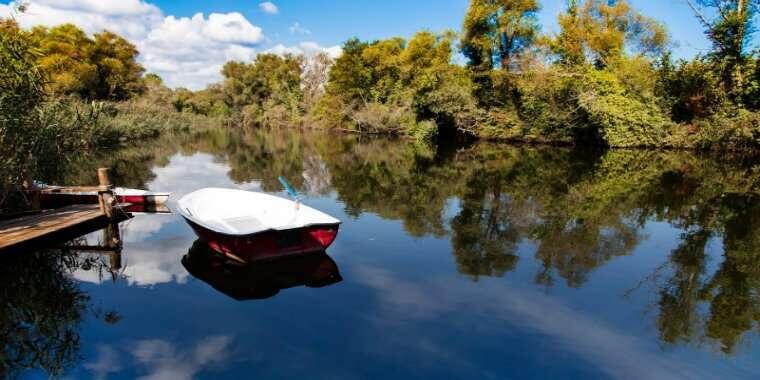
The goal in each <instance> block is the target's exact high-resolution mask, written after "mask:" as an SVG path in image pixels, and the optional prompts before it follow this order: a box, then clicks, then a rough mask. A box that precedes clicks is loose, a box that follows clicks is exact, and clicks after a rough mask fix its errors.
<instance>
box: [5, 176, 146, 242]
mask: <svg viewBox="0 0 760 380" xmlns="http://www.w3.org/2000/svg"><path fill="white" fill-rule="evenodd" d="M98 181H99V183H100V186H98V187H96V189H97V191H98V204H77V205H71V206H66V207H62V208H56V209H52V210H44V211H39V212H34V213H31V214H29V215H24V216H21V217H17V218H14V219H9V220H3V221H0V251H3V252H4V251H10V250H18V249H22V248H26V247H31V246H38V245H44V244H45V243H47V244H48V245H49V244H54V243H55V241H56V240H59V241H60V239H64V238H68V239H71V238H74V237H77V236H81V235H83V234H87V233H89V232H91V231H94V230H98V229H102V228H106V227H109V226H112V227H115V230H116V231H118V223H119V222H120V221H122V220H126V219H128V218H130V217H131V215H130V214H129V213H126V212H124V211H122V209H123V207H127V206H129V205H128V204H120V205H117V204H116V197H114V195H113V191H112V189H113V186H112V185H111V183H110V179H109V175H108V169H107V168H100V169H98ZM26 182H27V183H32V182H31V181H26ZM80 189H81V187H80ZM31 193H32V194H35V193H36V194H39V191H38V190H32V192H31ZM32 204H36V205H37V207H39V197H37V199H36V200H34V201H33V202H32ZM114 236H115V238H114V240H115V241H114V243H115V244H117V245H120V244H121V242H120V238H119V237H118V233H116V234H115V235H114Z"/></svg>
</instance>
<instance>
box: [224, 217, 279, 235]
mask: <svg viewBox="0 0 760 380" xmlns="http://www.w3.org/2000/svg"><path fill="white" fill-rule="evenodd" d="M214 222H215V223H216V224H217V225H220V226H222V227H224V229H225V230H227V231H229V232H230V233H234V234H239V233H245V232H246V231H258V230H264V229H268V227H267V226H266V225H264V223H261V221H259V219H258V218H255V217H252V216H236V217H231V218H223V219H215V220H214Z"/></svg>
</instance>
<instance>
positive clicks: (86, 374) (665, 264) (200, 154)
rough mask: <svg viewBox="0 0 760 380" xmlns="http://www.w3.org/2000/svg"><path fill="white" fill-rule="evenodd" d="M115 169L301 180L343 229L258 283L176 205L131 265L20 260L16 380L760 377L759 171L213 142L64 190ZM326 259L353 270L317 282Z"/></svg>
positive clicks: (8, 290)
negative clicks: (53, 379) (314, 252)
mask: <svg viewBox="0 0 760 380" xmlns="http://www.w3.org/2000/svg"><path fill="white" fill-rule="evenodd" d="M93 161H97V163H94V162H93ZM97 164H100V165H103V164H107V165H109V166H111V167H112V168H113V170H114V175H113V177H114V182H116V183H118V184H120V185H124V186H134V187H146V188H150V189H156V190H165V191H171V192H172V193H173V198H174V200H176V199H179V198H180V197H181V196H182V195H184V194H187V193H189V192H191V191H193V190H195V189H198V188H201V187H207V186H225V187H236V188H241V189H251V190H261V191H266V192H272V193H276V194H280V195H284V193H283V192H282V191H281V188H280V185H279V183H278V182H277V177H278V176H279V175H284V176H286V177H287V178H288V179H289V180H290V182H291V183H292V184H293V185H294V187H296V188H297V189H298V190H299V191H300V192H302V193H303V194H305V198H304V202H305V203H307V204H309V205H311V206H314V207H316V208H318V209H321V210H324V211H326V212H328V213H330V214H332V215H334V216H336V217H338V218H340V219H341V220H343V225H342V227H341V232H340V234H339V235H338V239H337V241H336V242H335V243H334V244H333V246H332V247H330V249H329V250H328V252H327V256H316V257H312V258H309V259H307V260H306V261H304V260H295V261H292V262H289V263H282V264H280V265H270V266H268V267H258V268H248V269H246V270H238V269H235V268H226V267H225V266H223V265H219V263H218V262H215V261H213V260H211V261H210V260H208V257H209V256H207V254H208V252H205V250H204V249H203V247H202V246H200V245H197V244H196V245H195V246H194V242H195V236H194V235H193V233H192V231H191V230H190V228H189V227H188V226H187V225H186V224H185V223H184V221H182V220H181V218H180V217H179V216H177V215H171V214H166V215H138V216H136V217H135V218H134V219H132V220H129V221H127V222H124V223H122V224H121V233H122V235H123V238H124V249H123V253H122V255H121V257H120V258H118V257H109V256H108V255H98V254H96V253H92V252H90V253H77V252H70V251H63V252H62V251H46V252H36V253H35V252H29V253H26V254H22V255H13V256H6V257H2V258H1V260H2V262H1V263H0V299H1V300H2V301H3V302H2V303H0V308H2V310H0V334H2V336H3V340H2V344H3V347H2V353H1V354H0V360H2V361H0V368H5V371H7V372H8V373H6V375H9V376H12V377H21V378H46V377H47V376H48V375H49V374H57V375H58V376H62V377H67V378H77V379H80V378H81V379H88V378H96V379H104V378H108V379H116V378H135V377H141V376H144V377H148V378H155V379H181V378H231V379H240V378H302V379H321V378H340V379H365V378H420V379H442V378H460V379H461V378H467V379H488V378H493V379H503V378H542V379H543V378H657V379H667V378H758V377H760V363H759V362H758V361H757V360H753V359H756V358H758V357H760V356H758V354H760V341H758V321H760V298H759V297H760V294H759V293H758V292H759V291H760V249H759V248H760V197H759V196H758V195H757V194H756V191H758V190H760V165H757V164H756V163H755V162H753V161H752V160H750V159H746V158H737V157H718V158H715V157H712V158H711V157H703V156H697V155H694V154H689V153H683V152H680V153H679V152H659V153H657V152H641V151H638V152H609V153H606V154H604V155H595V154H580V153H577V152H573V151H570V150H561V149H555V148H528V147H510V146H504V145H489V144H478V145H472V146H466V147H460V148H458V149H453V148H452V149H438V151H437V152H435V151H433V150H431V149H430V148H426V147H418V146H414V145H410V144H407V143H402V142H399V141H393V140H384V139H371V140H368V139H360V138H358V137H356V136H344V135H326V134H312V133H308V134H301V133H297V132H285V131H280V132H262V131H255V132H249V133H233V132H229V131H213V132H206V133H202V134H198V135H192V136H190V135H188V136H182V137H180V138H178V139H165V140H163V141H157V142H155V143H154V144H151V145H150V146H144V147H141V148H130V149H124V150H122V151H119V152H117V153H115V154H110V155H108V156H106V157H102V158H101V159H98V160H87V161H83V162H82V163H80V164H76V165H74V166H73V167H72V168H71V169H70V170H68V171H67V172H66V173H65V174H62V175H61V176H60V177H61V178H51V179H50V180H51V181H62V182H64V183H94V182H95V179H94V172H95V170H94V167H95V166H96V165H97ZM100 236H101V234H100V233H99V232H96V233H93V234H90V235H88V236H85V237H82V238H80V239H77V242H76V243H77V244H96V243H98V240H99V239H100ZM119 260H120V261H121V265H118V261H119ZM332 263H334V265H335V267H331V265H333V264H332ZM315 265H323V266H326V267H328V268H332V269H333V270H334V271H337V272H339V276H340V277H337V273H335V275H336V276H334V277H333V278H332V280H333V281H326V282H325V281H318V280H315V279H313V278H311V277H310V275H309V273H311V272H310V271H309V269H308V268H313V267H314V266H315ZM191 272H192V274H191ZM340 278H342V281H338V280H340ZM335 281H338V282H335ZM331 282H332V283H331ZM302 284H307V285H310V286H300V285H302ZM319 286H321V287H319ZM280 288H283V289H281V290H280ZM0 377H2V373H1V372H0Z"/></svg>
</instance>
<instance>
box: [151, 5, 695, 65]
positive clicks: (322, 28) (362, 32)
mask: <svg viewBox="0 0 760 380" xmlns="http://www.w3.org/2000/svg"><path fill="white" fill-rule="evenodd" d="M273 2H274V4H276V5H277V7H278V9H279V13H278V14H276V15H269V14H266V13H264V12H263V11H261V10H260V9H259V7H258V2H255V1H250V0H218V1H213V2H209V1H199V0H190V1H175V0H157V1H153V3H155V4H156V5H158V6H160V7H161V9H163V10H164V11H165V12H166V13H167V14H175V15H182V16H192V15H193V14H194V13H196V12H204V13H210V12H233V11H235V12H241V13H242V14H244V15H245V16H246V18H248V20H250V21H251V22H253V23H254V24H256V25H259V26H261V27H262V28H263V29H264V32H265V34H266V35H267V37H268V38H269V39H270V40H271V41H270V42H269V43H270V44H276V43H283V44H285V45H292V44H295V43H298V42H299V41H300V40H303V38H304V36H303V35H299V34H296V33H291V32H290V30H289V27H291V26H292V25H293V24H294V23H296V22H297V23H299V24H300V26H301V27H302V28H305V29H307V30H308V31H310V32H311V34H310V36H311V38H310V39H312V40H314V41H317V42H319V43H320V44H321V45H324V46H332V45H336V44H341V43H342V42H343V41H345V40H346V39H348V38H349V37H353V36H356V37H359V38H361V39H378V38H386V37H393V36H409V35H411V34H413V33H414V32H415V31H417V30H420V29H430V30H433V31H440V30H443V29H447V28H449V29H455V30H458V29H459V28H460V26H461V23H462V17H463V15H464V12H465V10H466V9H467V4H468V0H431V1H408V0H407V1H403V0H385V1H371V0H355V1H347V0H332V1H330V0H308V1H305V0H279V1H273ZM632 3H633V5H634V6H635V7H636V8H638V9H640V10H641V11H642V12H643V13H644V14H646V15H649V16H651V17H654V18H656V19H658V20H660V21H662V22H664V23H665V24H666V25H667V27H668V30H669V31H670V33H671V35H672V37H673V40H674V42H675V43H676V46H674V47H673V49H674V50H675V53H676V55H677V56H679V57H690V56H693V55H694V54H696V53H698V52H700V51H705V50H707V49H709V43H708V41H707V40H706V39H705V37H704V34H703V33H702V29H701V27H700V25H699V23H698V22H697V20H696V18H695V17H694V14H693V12H692V11H691V10H690V9H689V8H688V6H687V4H686V2H685V0H633V1H632ZM541 4H542V7H543V8H542V10H541V13H540V16H539V17H540V21H541V24H542V25H543V26H544V29H545V30H556V28H557V26H556V19H557V14H558V13H559V12H560V11H561V10H562V9H563V8H564V7H565V4H566V1H565V0H544V1H541Z"/></svg>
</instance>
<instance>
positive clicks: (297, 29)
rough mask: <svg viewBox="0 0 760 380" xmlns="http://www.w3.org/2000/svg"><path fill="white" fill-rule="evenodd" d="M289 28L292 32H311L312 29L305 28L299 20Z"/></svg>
mask: <svg viewBox="0 0 760 380" xmlns="http://www.w3.org/2000/svg"><path fill="white" fill-rule="evenodd" d="M288 29H289V30H290V33H292V34H311V30H309V29H306V28H304V27H303V26H301V24H300V23H299V22H296V23H294V24H293V25H291V26H290V28H288Z"/></svg>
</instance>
